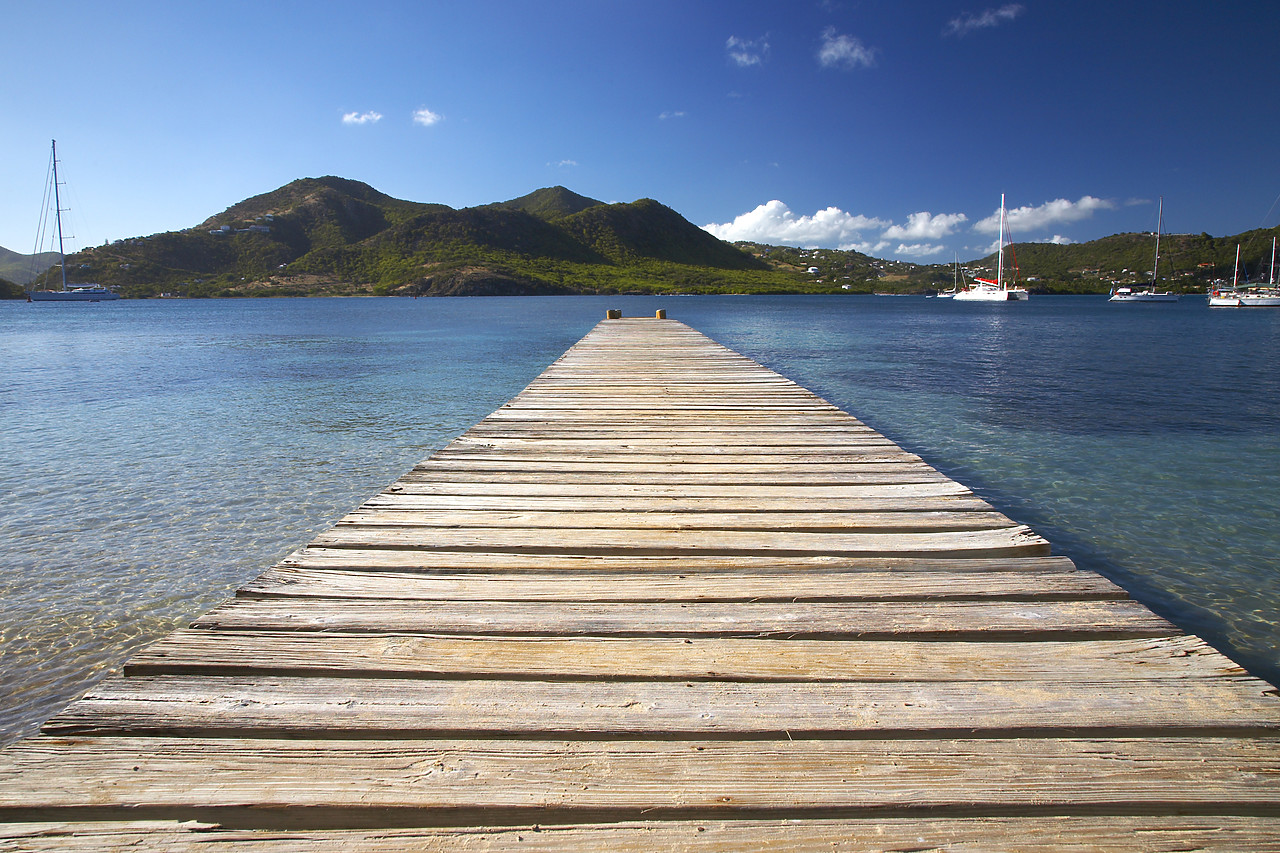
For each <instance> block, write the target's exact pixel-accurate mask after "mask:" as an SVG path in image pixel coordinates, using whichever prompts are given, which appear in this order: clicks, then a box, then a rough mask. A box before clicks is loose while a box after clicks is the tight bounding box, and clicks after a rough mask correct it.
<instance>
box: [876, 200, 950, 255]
mask: <svg viewBox="0 0 1280 853" xmlns="http://www.w3.org/2000/svg"><path fill="white" fill-rule="evenodd" d="M968 219H969V217H967V216H965V215H964V214H963V213H939V214H938V215H937V216H934V215H933V214H932V213H929V211H927V210H922V211H920V212H919V213H913V214H911V215H910V216H908V217H907V224H906V225H891V226H889V227H888V228H886V229H885V232H884V235H883V236H884V238H885V239H886V240H938V239H940V238H942V237H946V236H947V235H948V234H951V233H953V232H954V231H955V229H956V226H958V225H959V224H960V223H962V222H967V221H968ZM917 245H919V244H917ZM941 249H942V247H941V246H939V247H937V251H941ZM898 251H899V253H901V254H911V253H909V252H903V251H902V249H901V248H899V250H898Z"/></svg>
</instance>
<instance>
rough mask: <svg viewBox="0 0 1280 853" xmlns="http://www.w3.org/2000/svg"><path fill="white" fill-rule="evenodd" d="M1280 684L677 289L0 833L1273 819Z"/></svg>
mask: <svg viewBox="0 0 1280 853" xmlns="http://www.w3.org/2000/svg"><path fill="white" fill-rule="evenodd" d="M1278 723H1280V700H1278V699H1277V697H1276V695H1275V691H1274V689H1272V688H1271V686H1270V685H1268V684H1266V683H1265V682H1263V681H1261V680H1259V679H1256V678H1254V677H1252V676H1250V675H1248V674H1247V673H1246V672H1245V671H1244V670H1243V669H1241V668H1240V667H1239V666H1237V665H1236V664H1235V663H1233V662H1232V661H1230V660H1229V659H1228V658H1226V657H1224V656H1223V655H1221V654H1220V653H1218V652H1217V651H1215V650H1214V649H1212V648H1211V647H1209V646H1208V645H1207V644H1206V643H1204V642H1203V641H1202V640H1201V639H1199V638H1197V637H1195V636H1192V635H1188V634H1186V633H1184V632H1183V631H1181V630H1179V629H1178V628H1177V627H1176V626H1174V625H1172V624H1171V623H1169V622H1167V621H1166V620H1164V619H1162V618H1160V617H1158V616H1157V615H1155V614H1154V613H1152V612H1151V611H1150V610H1148V609H1147V608H1145V607H1144V606H1142V605H1141V604H1139V603H1137V602H1134V601H1132V600H1130V599H1129V597H1128V595H1127V594H1126V593H1125V592H1124V590H1122V589H1120V588H1119V587H1117V586H1116V585H1114V584H1113V583H1111V582H1110V581H1108V580H1107V579H1105V578H1103V577H1101V576H1099V575H1097V574H1093V573H1090V572H1084V571H1080V570H1078V569H1076V567H1075V566H1074V565H1073V564H1072V563H1071V561H1070V560H1068V559H1067V558H1065V557H1061V556H1054V555H1052V554H1051V553H1050V548H1049V543H1047V542H1046V541H1045V540H1044V539H1042V538H1041V537H1039V536H1038V535H1037V534H1035V533H1034V532H1033V531H1031V530H1029V529H1028V528H1026V527H1025V526H1023V525H1020V524H1017V523H1015V522H1014V521H1012V520H1010V519H1008V518H1007V517H1006V516H1004V515H1003V514H1002V513H1000V512H998V511H997V510H995V509H994V508H993V507H991V506H990V505H989V504H987V503H986V502H985V501H983V500H981V499H980V498H978V497H977V496H975V495H974V494H973V493H972V492H971V491H970V490H969V489H967V488H965V487H964V486H962V485H960V484H958V483H956V482H955V481H953V480H950V479H949V478H947V477H945V476H943V475H941V474H940V473H939V472H937V471H936V470H935V469H933V468H932V467H930V466H929V465H928V464H926V463H925V462H924V461H923V460H922V459H920V457H918V456H916V455H914V454H911V453H908V452H906V451H904V450H902V449H901V448H899V447H897V446H896V445H894V444H893V443H892V442H890V441H888V440H887V439H886V438H884V437H883V436H881V435H879V434H878V433H876V432H875V431H873V430H871V429H869V428H868V427H867V426H865V425H864V424H862V423H861V422H860V421H858V420H857V419H856V418H854V417H853V416H852V415H850V414H848V413H846V412H844V411H841V410H840V409H838V408H837V407H835V406H833V405H831V404H830V403H828V402H826V401H824V400H822V399H821V398H819V397H817V396H816V395H814V394H813V393H811V392H809V391H807V390H805V389H804V388H801V387H800V386H798V385H796V384H795V383H793V382H791V381H790V380H787V379H785V378H784V377H782V376H780V375H779V374H777V373H774V372H773V371H770V370H768V369H766V368H764V367H762V366H760V365H758V364H756V363H755V362H752V361H751V360H749V359H747V358H745V357H743V356H741V355H739V354H737V353H735V352H733V351H731V350H729V349H726V348H725V347H723V346H721V345H719V344H717V343H715V342H714V341H712V340H710V339H709V338H707V337H705V336H703V335H701V334H699V333H698V332H696V331H694V330H692V329H690V328H689V327H687V326H685V325H684V324H682V323H679V322H677V321H675V320H667V319H663V318H661V317H657V318H639V319H634V318H623V317H621V316H620V315H619V316H617V317H611V318H609V319H606V320H604V321H602V322H601V323H599V324H598V325H597V326H596V327H595V328H594V329H593V330H592V331H591V332H590V333H588V334H587V335H586V336H585V337H584V338H583V339H582V340H581V341H579V342H578V343H577V344H575V345H574V346H573V347H571V348H570V349H569V350H568V351H567V352H566V353H565V354H564V355H563V356H561V357H560V358H559V359H558V360H557V361H556V362H555V363H553V364H552V365H551V366H550V367H548V368H547V370H546V371H545V372H544V373H543V374H542V375H541V376H539V377H538V378H537V379H535V380H534V381H533V382H532V383H530V385H529V386H528V387H527V388H526V389H525V390H524V391H522V392H521V393H520V394H518V395H517V396H516V397H515V398H513V399H512V400H511V401H510V402H509V403H507V404H506V405H504V406H503V407H501V408H500V409H499V410H498V411H496V412H494V413H493V414H491V415H490V416H489V417H487V418H485V419H484V420H482V421H481V422H480V423H478V424H477V425H476V426H474V427H473V428H471V429H470V430H468V431H467V432H466V433H464V434H463V435H462V436H461V437H459V438H458V439H457V440H456V441H454V442H453V443H451V444H450V445H449V446H448V447H446V448H444V449H443V450H441V451H439V452H438V453H436V454H434V455H432V456H431V457H430V458H429V459H427V460H425V461H424V462H422V463H421V464H420V465H418V466H417V467H415V468H414V469H413V470H412V471H411V472H409V473H408V474H406V475H405V476H404V477H402V478H401V479H399V480H397V481H396V482H395V483H394V484H392V485H390V486H389V487H388V488H387V489H385V490H384V491H383V492H382V493H381V494H379V495H377V496H375V497H374V498H372V499H370V500H369V501H368V502H366V503H365V504H364V505H363V506H361V507H360V508H358V509H357V510H356V511H354V512H352V513H351V514H350V515H348V516H346V517H345V518H343V519H342V520H340V521H339V522H338V523H337V524H336V525H335V526H334V527H333V528H331V529H330V530H328V531H327V532H325V533H323V534H321V535H320V536H318V537H317V538H316V539H315V540H314V541H313V542H312V543H311V544H309V545H308V546H306V547H304V548H302V549H300V550H299V551H297V552H295V553H294V554H292V555H290V556H289V557H288V558H286V559H285V560H283V561H282V562H280V563H279V564H277V565H276V566H274V567H272V568H271V569H269V570H268V571H267V572H266V573H264V574H263V575H262V576H260V577H259V578H257V579H256V580H254V581H251V582H250V583H248V584H246V585H245V586H244V587H242V588H241V589H240V590H239V591H238V592H237V594H236V596H235V597H234V598H233V599H232V600H230V601H228V602H226V603H225V604H223V605H221V606H219V607H218V608H216V609H214V610H213V611H211V612H209V613H207V614H205V615H204V616H201V617H199V618H198V619H196V620H195V621H194V622H193V623H192V625H191V627H190V628H187V629H184V630H180V631H177V632H175V633H173V634H171V635H169V636H168V637H166V638H164V639H162V640H160V641H159V642H157V643H155V644H153V645H152V646H150V647H148V648H147V649H145V650H143V651H142V652H140V653H138V654H137V655H135V656H134V657H133V658H131V660H130V661H129V662H128V663H127V664H126V666H125V668H124V670H123V673H122V674H121V675H120V676H116V677H112V678H109V679H107V680H105V681H103V682H101V683H100V684H98V685H97V686H95V687H94V688H92V689H90V690H89V691H88V692H87V693H86V695H85V696H84V697H83V698H81V699H79V700H77V701H76V702H73V703H71V704H70V705H69V706H68V707H67V708H66V709H65V710H64V711H63V712H61V713H60V714H58V715H57V716H55V717H53V718H52V719H51V720H49V721H48V722H47V723H46V724H45V726H44V727H43V729H42V731H41V733H40V734H39V735H37V736H34V737H31V738H28V739H26V740H23V741H20V742H18V743H16V744H13V745H11V746H10V747H8V748H6V749H4V750H2V751H0V850H24V851H26V850H59V851H66V850H72V851H74V850H115V849H132V850H138V849H165V850H171V849H181V850H191V851H202V850H210V851H212V850H226V849H228V845H233V846H235V847H238V849H245V850H256V851H277V850H294V849H299V848H302V849H311V850H344V851H345V850H369V851H391V850H404V849H445V850H464V851H468V850H493V849H522V850H526V849H533V850H601V849H608V850H619V851H642V850H644V851H648V850H707V851H713V850H714V851H723V850H744V849H759V848H763V847H773V846H779V847H784V848H785V849H788V850H831V849H838V850H849V851H860V850H883V849H939V850H946V849H981V850H1010V851H1013V850H1017V851H1027V850H1032V851H1034V850H1063V849H1068V850H1070V849H1076V850H1084V849H1089V850H1097V849H1115V850H1150V851H1164V850H1185V849H1189V848H1191V849H1204V850H1212V849H1216V850H1235V851H1249V850H1257V851H1261V850H1275V849H1277V848H1280V748H1278V747H1280V741H1278V740H1277V735H1278V733H1280V728H1278Z"/></svg>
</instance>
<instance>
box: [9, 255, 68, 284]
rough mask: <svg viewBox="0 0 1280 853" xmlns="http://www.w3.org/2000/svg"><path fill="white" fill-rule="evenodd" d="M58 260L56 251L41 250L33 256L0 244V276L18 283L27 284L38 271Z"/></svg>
mask: <svg viewBox="0 0 1280 853" xmlns="http://www.w3.org/2000/svg"><path fill="white" fill-rule="evenodd" d="M57 262H58V253H57V252H41V253H40V254H38V255H35V256H34V257H33V256H31V255H21V254H18V253H17V252H12V251H10V250H8V249H6V248H4V247H3V246H0V278H2V279H5V280H6V281H10V282H16V283H18V284H27V283H28V282H30V281H31V280H32V279H33V278H34V277H35V276H36V275H37V274H38V273H40V272H42V271H43V270H47V269H48V268H49V267H50V265H52V264H55V263H57Z"/></svg>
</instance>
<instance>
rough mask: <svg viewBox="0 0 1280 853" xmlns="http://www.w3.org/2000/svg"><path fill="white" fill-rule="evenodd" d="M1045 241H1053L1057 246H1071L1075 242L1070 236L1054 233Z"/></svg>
mask: <svg viewBox="0 0 1280 853" xmlns="http://www.w3.org/2000/svg"><path fill="white" fill-rule="evenodd" d="M1044 242H1046V243H1052V244H1053V245H1055V246H1070V245H1071V244H1072V243H1074V242H1075V240H1072V239H1071V238H1070V237H1063V236H1062V235H1061V234H1054V235H1053V236H1052V237H1050V238H1049V239H1048V240H1045V241H1044Z"/></svg>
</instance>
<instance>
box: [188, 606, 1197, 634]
mask: <svg viewBox="0 0 1280 853" xmlns="http://www.w3.org/2000/svg"><path fill="white" fill-rule="evenodd" d="M192 627H196V628H214V629H218V628H221V629H233V630H273V631H396V632H404V631H409V632H414V631H431V632H432V633H437V634H479V635H492V634H507V635H518V636H523V635H534V634H536V635H541V636H547V637H556V636H576V635H601V636H604V635H614V636H636V637H662V636H668V637H699V636H712V637H781V638H808V639H831V638H839V637H867V638H873V637H886V638H887V637H915V638H917V639H919V638H929V637H937V638H946V639H962V638H973V639H986V640H991V639H999V638H1010V639H1012V638H1022V639H1036V640H1053V639H1074V638H1097V639H1103V638H1106V639H1125V638H1132V639H1136V638H1142V637H1163V636H1171V635H1173V634H1177V633H1179V632H1178V631H1177V630H1176V629H1175V628H1174V627H1173V626H1172V625H1170V624H1169V623H1168V622H1166V621H1165V620H1163V619H1161V618H1160V617H1158V616H1156V615H1155V614H1154V613H1152V612H1151V611H1149V610H1147V609H1146V608H1145V607H1143V606H1142V605H1141V604H1138V603H1137V602H1131V601H1055V602H996V603H990V602H969V601H949V602H922V603H915V602H908V603H903V602H887V603H810V602H797V603H789V604H787V605H786V606H779V605H778V604H776V603H744V602H731V603H718V602H709V603H700V604H696V605H694V604H681V603H651V602H622V603H616V604H602V603H592V602H491V601H468V602H453V601H442V602H427V601H418V602H412V603H410V602H398V601H394V600H393V601H383V600H380V599H312V600H310V601H308V602H307V605H306V607H297V606H296V605H295V604H294V603H293V602H290V601H288V600H281V599H252V598H244V599H236V600H233V601H230V602H228V603H226V604H223V605H221V606H220V607H217V608H215V609H214V610H211V611H210V612H209V613H206V614H205V615H203V616H201V617H199V618H197V619H196V620H194V621H193V622H192Z"/></svg>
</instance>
